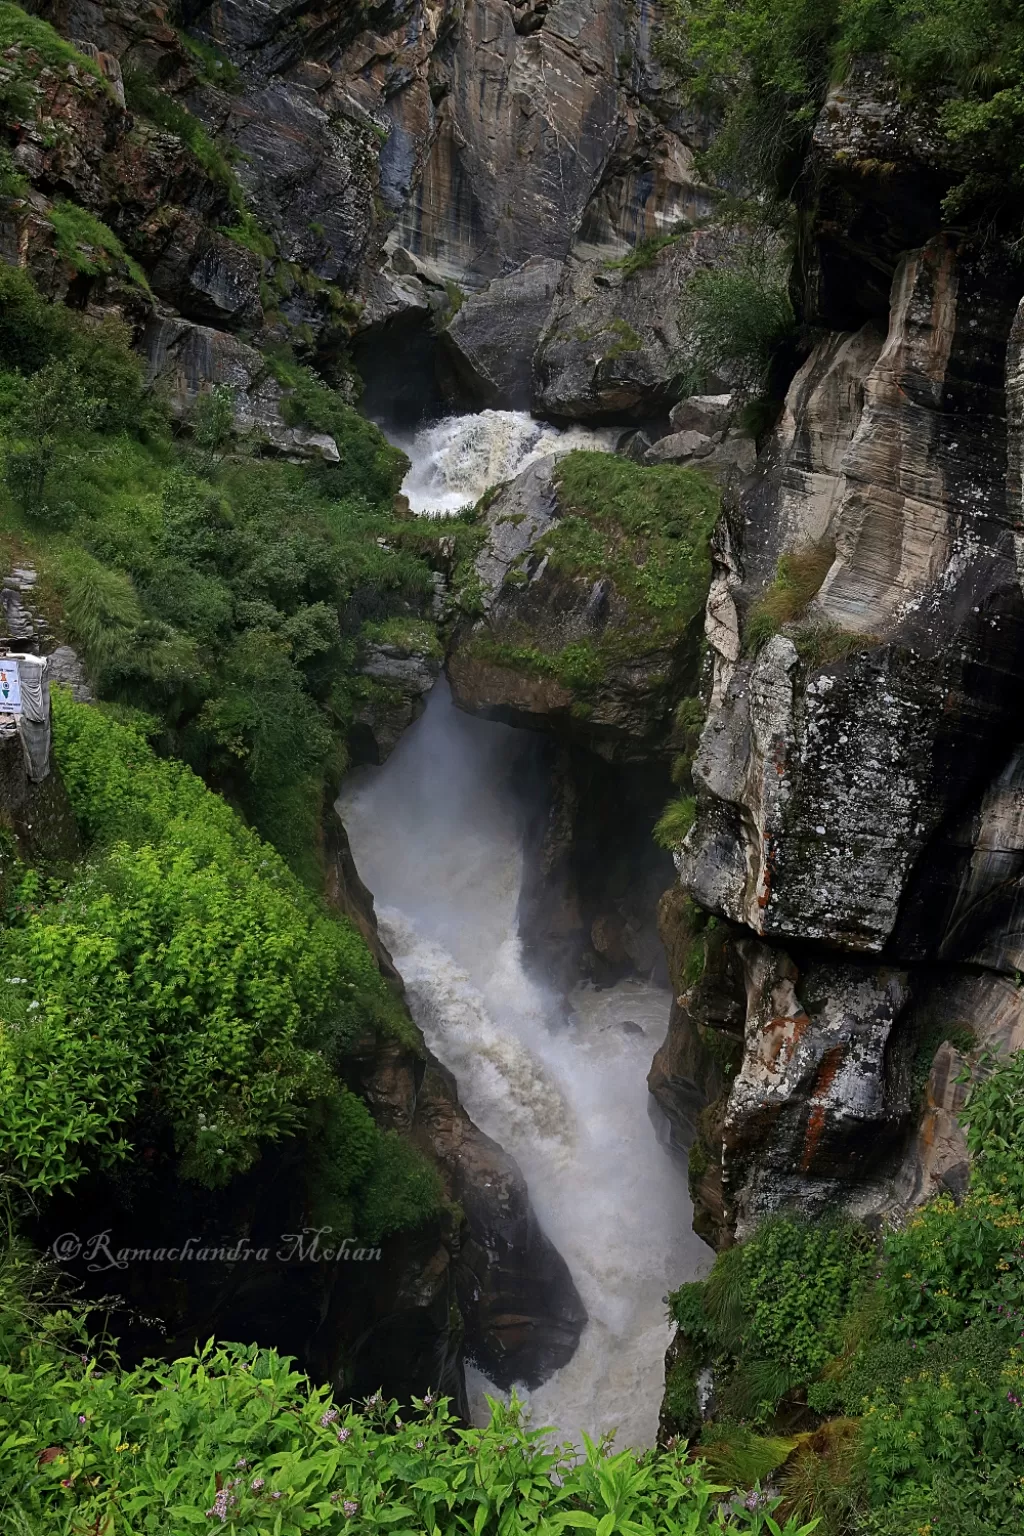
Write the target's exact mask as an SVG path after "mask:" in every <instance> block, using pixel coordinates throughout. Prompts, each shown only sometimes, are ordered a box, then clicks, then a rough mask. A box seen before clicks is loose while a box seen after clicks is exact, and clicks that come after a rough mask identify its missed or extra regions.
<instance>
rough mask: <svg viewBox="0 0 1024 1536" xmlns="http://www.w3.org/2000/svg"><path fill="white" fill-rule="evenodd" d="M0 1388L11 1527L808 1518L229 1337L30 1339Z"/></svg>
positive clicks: (716, 1523) (477, 1528)
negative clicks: (91, 1342)
mask: <svg viewBox="0 0 1024 1536" xmlns="http://www.w3.org/2000/svg"><path fill="white" fill-rule="evenodd" d="M0 1396H2V1398H3V1400H4V1405H5V1406H4V1419H5V1421H6V1427H7V1429H8V1433H9V1436H10V1439H9V1441H8V1444H9V1445H10V1446H11V1449H10V1450H9V1451H8V1452H7V1453H6V1454H5V1457H4V1460H3V1465H2V1468H0V1507H4V1508H5V1509H7V1510H8V1511H9V1512H10V1518H11V1519H12V1520H16V1521H17V1522H18V1524H17V1525H15V1526H14V1527H13V1529H14V1530H16V1531H18V1532H19V1533H22V1536H43V1533H44V1532H48V1531H55V1530H57V1529H60V1530H62V1531H63V1530H67V1531H71V1530H74V1531H81V1532H86V1531H89V1532H91V1531H97V1532H102V1533H103V1536H128V1533H129V1532H137V1533H140V1536H141V1533H144V1532H146V1533H148V1532H154V1533H155V1532H164V1531H168V1530H170V1529H172V1528H173V1529H175V1530H182V1529H186V1528H187V1529H190V1530H191V1529H193V1528H206V1529H210V1528H211V1525H213V1526H214V1527H215V1528H216V1529H222V1528H223V1529H230V1530H231V1531H234V1532H238V1533H239V1536H242V1533H256V1532H261V1531H266V1532H268V1533H270V1532H277V1533H280V1536H303V1533H305V1532H312V1531H318V1532H324V1533H335V1536H337V1533H340V1532H342V1531H359V1532H364V1533H366V1532H374V1531H384V1530H388V1531H390V1530H396V1529H397V1530H400V1531H408V1532H420V1531H425V1532H433V1533H435V1536H462V1533H470V1532H472V1533H473V1536H503V1533H509V1532H531V1531H535V1532H537V1533H538V1536H540V1533H545V1532H546V1533H558V1532H562V1531H565V1530H567V1529H572V1530H589V1531H595V1532H596V1531H600V1532H601V1533H602V1536H627V1533H634V1532H639V1531H651V1532H653V1531H655V1530H663V1531H680V1532H682V1531H685V1532H686V1533H688V1536H702V1533H712V1532H720V1533H723V1536H724V1533H728V1532H732V1533H740V1532H748V1533H751V1536H754V1533H758V1532H764V1533H765V1536H768V1533H769V1532H771V1533H778V1536H810V1532H811V1530H812V1529H813V1527H812V1526H810V1525H802V1524H800V1523H798V1522H796V1521H791V1520H790V1521H787V1520H785V1519H783V1520H781V1521H772V1518H771V1510H772V1508H773V1507H774V1506H775V1504H776V1503H777V1500H772V1499H768V1498H762V1497H760V1496H758V1495H755V1496H754V1497H753V1498H749V1499H747V1500H739V1499H738V1500H733V1501H730V1502H725V1503H723V1502H722V1501H721V1499H720V1495H721V1494H722V1493H723V1492H725V1491H726V1490H725V1489H724V1488H723V1487H722V1485H721V1484H720V1483H717V1482H715V1481H712V1480H710V1479H709V1477H708V1476H707V1473H706V1468H705V1467H704V1466H703V1464H702V1463H700V1462H691V1461H687V1460H686V1459H685V1457H684V1454H683V1452H682V1450H678V1451H676V1452H675V1453H668V1454H665V1455H661V1456H651V1455H646V1456H639V1457H638V1456H636V1455H635V1454H634V1453H632V1452H630V1451H622V1452H620V1453H618V1454H615V1453H614V1452H613V1451H612V1450H611V1448H610V1447H609V1446H608V1445H607V1444H604V1443H602V1444H598V1445H595V1444H591V1443H589V1442H588V1444H587V1447H586V1451H585V1454H584V1455H582V1456H577V1455H576V1454H574V1453H573V1452H572V1450H571V1448H569V1447H562V1448H559V1447H553V1446H551V1445H550V1444H549V1442H548V1440H547V1438H546V1436H545V1434H544V1432H543V1430H542V1429H540V1428H527V1427H526V1424H525V1422H524V1418H523V1414H522V1411H521V1409H520V1407H519V1405H518V1404H517V1403H516V1402H515V1401H513V1402H512V1404H511V1405H510V1406H509V1407H505V1406H503V1405H501V1404H498V1403H492V1416H491V1421H490V1423H489V1424H488V1426H487V1427H486V1428H485V1429H469V1430H466V1429H462V1428H460V1427H459V1426H458V1424H457V1423H456V1421H455V1420H454V1419H453V1417H452V1415H451V1413H450V1411H449V1409H448V1405H447V1403H446V1402H445V1401H443V1400H442V1401H441V1402H435V1401H434V1399H433V1397H432V1396H430V1395H429V1394H428V1395H427V1396H426V1397H425V1398H423V1399H422V1400H415V1401H414V1405H413V1408H412V1410H411V1411H409V1410H405V1409H403V1410H401V1411H400V1410H399V1407H398V1404H396V1403H383V1402H381V1401H380V1399H379V1396H376V1397H373V1398H371V1399H369V1400H368V1401H367V1402H366V1403H364V1404H360V1405H358V1406H354V1405H350V1406H343V1405H338V1404H335V1403H334V1402H333V1401H332V1399H331V1396H330V1394H329V1393H328V1392H327V1391H326V1390H325V1389H323V1388H316V1387H312V1386H311V1385H310V1384H309V1382H308V1381H306V1380H305V1378H304V1377H302V1376H301V1375H300V1374H299V1373H298V1372H296V1371H294V1370H293V1369H291V1366H290V1362H288V1361H287V1360H283V1359H281V1358H280V1357H278V1356H277V1355H275V1354H273V1353H270V1352H260V1351H257V1350H255V1349H244V1348H242V1347H240V1346H238V1345H227V1346H225V1347H222V1348H214V1347H213V1346H209V1347H208V1348H207V1349H205V1350H204V1351H203V1352H202V1353H201V1354H200V1355H198V1356H194V1357H188V1358H184V1359H180V1360H177V1361H175V1362H174V1363H173V1364H170V1365H159V1364H153V1363H150V1364H147V1365H144V1366H142V1367H141V1368H139V1369H138V1370H135V1371H123V1372H122V1371H118V1370H117V1369H116V1368H115V1369H100V1368H99V1364H98V1363H97V1362H96V1361H94V1360H91V1359H89V1358H88V1356H87V1357H86V1360H85V1362H84V1363H83V1362H82V1361H80V1360H79V1359H78V1358H77V1357H71V1358H70V1359H68V1358H65V1359H63V1360H61V1359H60V1358H59V1357H58V1356H57V1355H56V1351H55V1350H52V1349H51V1350H49V1351H41V1350H36V1351H34V1352H30V1353H29V1355H28V1358H27V1359H22V1360H17V1361H15V1362H14V1363H12V1364H5V1365H0ZM12 1442H13V1444H12ZM42 1446H46V1447H50V1448H51V1449H49V1450H47V1451H46V1452H45V1455H44V1457H43V1458H41V1457H40V1454H39V1448H40V1447H42Z"/></svg>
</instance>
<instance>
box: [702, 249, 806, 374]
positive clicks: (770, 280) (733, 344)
mask: <svg viewBox="0 0 1024 1536" xmlns="http://www.w3.org/2000/svg"><path fill="white" fill-rule="evenodd" d="M788 277H789V262H788V258H787V255H786V252H785V248H784V247H783V246H782V245H780V244H778V243H777V242H774V241H772V240H770V239H768V238H766V237H762V238H758V239H751V240H750V241H749V243H748V244H747V245H746V247H745V248H744V249H743V250H742V251H741V253H740V255H739V257H738V258H737V259H736V260H735V261H734V262H733V263H731V264H729V265H724V266H720V267H710V268H708V269H706V270H704V271H700V272H697V273H695V275H694V276H693V277H692V278H691V279H690V282H689V283H688V285H687V288H686V293H685V299H684V316H685V319H686V322H687V325H688V327H689V330H690V334H691V338H692V341H691V368H692V369H693V371H694V374H695V377H696V379H697V381H698V382H700V383H702V382H703V380H704V379H706V378H707V376H708V375H716V374H724V375H725V376H726V377H727V378H728V379H729V380H730V382H732V383H733V385H734V387H735V388H736V389H738V390H739V391H740V392H741V393H742V394H744V395H746V396H747V397H748V398H749V399H757V398H759V397H762V396H764V395H765V394H766V393H768V392H770V390H771V388H772V385H773V382H774V381H773V377H772V375H773V370H775V369H777V368H778V367H779V365H780V362H786V361H788V354H789V351H790V350H791V348H792V343H793V340H794V337H795V334H796V317H795V315H794V313H793V306H792V304H791V303H790V299H789V291H788Z"/></svg>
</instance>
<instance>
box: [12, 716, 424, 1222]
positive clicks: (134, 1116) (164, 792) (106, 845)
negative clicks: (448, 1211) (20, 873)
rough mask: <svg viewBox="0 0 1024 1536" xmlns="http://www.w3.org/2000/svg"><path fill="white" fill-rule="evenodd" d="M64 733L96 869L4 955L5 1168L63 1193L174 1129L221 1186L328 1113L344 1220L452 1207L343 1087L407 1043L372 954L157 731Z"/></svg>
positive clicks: (183, 1153) (62, 751)
mask: <svg viewBox="0 0 1024 1536" xmlns="http://www.w3.org/2000/svg"><path fill="white" fill-rule="evenodd" d="M54 727H55V750H56V756H57V761H58V763H59V765H60V767H61V770H62V773H63V776H64V778H65V781H66V783H67V786H68V790H69V793H70V795H71V800H72V804H73V805H74V808H75V811H76V814H77V816H78V819H79V821H80V823H81V825H82V827H83V829H84V831H85V832H86V834H87V836H88V837H89V838H90V839H91V840H92V842H93V851H92V856H91V857H90V859H89V861H88V863H87V864H86V865H85V866H83V867H81V868H79V869H76V870H75V871H74V872H73V873H72V874H71V875H70V876H69V877H68V878H67V879H66V880H57V879H55V878H52V877H51V878H49V879H43V878H42V877H41V876H40V875H39V874H38V873H37V872H35V871H28V872H26V874H25V875H24V877H23V879H22V881H21V884H20V887H19V888H18V890H17V892H16V899H15V906H14V910H13V911H12V912H11V914H10V926H9V927H8V928H7V930H6V932H5V933H4V934H3V937H2V941H0V947H2V950H3V953H2V957H0V968H2V970H3V973H4V975H5V977H6V981H5V983H4V999H3V1003H4V1020H5V1028H4V1030H3V1032H2V1034H0V1096H2V1112H0V1155H2V1158H3V1161H4V1163H5V1165H6V1167H7V1168H8V1169H9V1170H10V1171H11V1172H12V1173H14V1174H15V1175H16V1176H17V1178H18V1179H19V1181H20V1182H21V1184H22V1185H23V1186H25V1187H26V1188H28V1189H30V1190H31V1191H33V1192H34V1193H47V1192H49V1191H51V1190H53V1189H54V1188H56V1187H58V1186H63V1185H66V1184H68V1183H69V1182H71V1181H72V1180H73V1179H74V1178H75V1177H76V1176H77V1175H78V1174H79V1173H80V1172H81V1171H82V1169H83V1167H84V1166H85V1165H86V1164H87V1163H88V1162H89V1161H90V1160H93V1161H96V1160H98V1161H99V1162H100V1163H109V1162H110V1161H111V1160H114V1159H117V1158H123V1157H127V1156H129V1155H131V1154H132V1152H133V1148H134V1146H135V1144H136V1143H137V1141H138V1138H139V1136H145V1137H146V1138H148V1139H153V1138H156V1139H157V1141H159V1139H160V1138H161V1135H162V1134H163V1132H164V1131H166V1132H167V1134H168V1135H169V1136H170V1137H172V1138H173V1143H174V1147H175V1150H176V1153H177V1155H178V1157H179V1159H180V1166H181V1169H182V1172H183V1173H184V1174H185V1175H186V1176H189V1177H192V1178H196V1179H199V1180H201V1181H202V1182H203V1183H206V1184H208V1185H220V1184H224V1183H226V1182H227V1181H228V1179H230V1178H231V1176H232V1175H233V1174H235V1173H237V1172H239V1171H240V1170H244V1169H245V1168H246V1167H248V1166H249V1165H250V1164H251V1163H252V1162H253V1161H254V1159H255V1158H256V1157H257V1156H258V1155H259V1150H260V1147H261V1145H263V1144H264V1143H265V1142H267V1141H272V1140H276V1139H279V1138H281V1137H283V1136H287V1135H289V1134H293V1133H295V1132H296V1131H297V1130H299V1129H300V1128H301V1127H302V1126H304V1125H305V1124H306V1123H307V1122H308V1120H309V1115H310V1112H311V1109H312V1107H313V1106H314V1105H319V1107H318V1108H317V1109H316V1115H317V1123H318V1127H319V1140H320V1143H321V1144H322V1145H323V1146H330V1147H332V1148H333V1149H334V1159H333V1160H334V1161H335V1162H336V1164H337V1167H336V1168H334V1169H333V1170H325V1178H324V1180H323V1181H321V1186H322V1196H321V1198H322V1199H324V1200H325V1201H327V1203H328V1204H330V1205H331V1207H332V1219H337V1212H338V1209H339V1208H340V1207H344V1209H343V1210H342V1215H341V1220H342V1221H344V1223H345V1224H346V1225H347V1226H348V1227H349V1228H350V1229H351V1227H352V1226H354V1225H358V1224H360V1217H361V1216H362V1215H365V1216H366V1221H365V1222H363V1223H362V1225H363V1227H364V1228H372V1229H373V1231H372V1232H371V1233H369V1234H368V1235H373V1236H377V1235H380V1233H381V1232H382V1231H386V1230H391V1229H393V1227H394V1226H397V1225H408V1224H410V1223H412V1224H415V1222H416V1221H417V1220H420V1219H422V1218H423V1216H424V1215H427V1214H429V1213H430V1212H431V1211H433V1210H434V1209H436V1206H437V1200H438V1187H437V1181H436V1178H434V1176H433V1175H432V1173H431V1172H430V1171H429V1170H425V1169H424V1168H422V1167H421V1165H420V1164H419V1162H418V1160H417V1159H416V1158H415V1157H414V1156H413V1155H412V1154H408V1155H406V1149H404V1148H402V1149H401V1150H399V1149H398V1144H397V1143H393V1141H392V1139H390V1138H387V1137H383V1136H381V1134H380V1133H379V1132H378V1131H377V1129H376V1127H375V1126H374V1124H373V1122H372V1120H371V1119H370V1116H369V1114H368V1112H367V1111H366V1109H365V1106H363V1105H362V1103H361V1102H360V1101H359V1100H358V1099H355V1098H354V1096H353V1095H351V1094H349V1093H347V1091H346V1090H345V1089H344V1088H343V1087H341V1085H340V1084H339V1082H338V1078H337V1076H336V1069H337V1068H338V1067H339V1065H341V1063H342V1059H343V1056H344V1053H345V1051H346V1048H348V1047H350V1046H351V1044H352V1042H353V1041H354V1039H355V1038H356V1037H357V1036H359V1035H363V1034H365V1033H366V1032H367V1031H370V1032H374V1031H376V1032H381V1031H384V1032H392V1033H394V1032H396V1031H398V1032H400V1031H402V1030H403V1028H405V1027H407V1026H405V1025H404V1024H403V1020H404V1014H403V1013H402V1011H401V1009H400V1008H399V1006H398V1004H397V1003H396V1001H395V999H394V998H393V997H392V995H391V993H390V992H389V990H388V989H387V987H386V985H385V983H384V981H383V979H382V978H381V976H380V973H379V971H378V970H377V967H376V965H375V963H374V961H373V958H372V956H371V955H370V953H369V951H368V950H367V948H366V945H365V944H364V943H363V941H362V939H361V937H360V936H359V935H358V934H357V933H356V932H355V930H354V929H353V928H351V927H350V926H349V925H348V924H347V923H346V922H345V921H344V920H337V919H334V918H332V917H329V916H327V915H326V914H325V913H324V912H323V911H322V910H321V909H320V908H319V906H318V904H317V903H316V901H315V900H314V898H313V897H312V896H311V895H309V893H308V892H307V891H306V890H305V889H304V887H303V886H302V885H301V884H300V882H299V881H298V880H297V879H296V877H295V876H294V875H292V874H291V872H290V871H289V870H288V868H287V867H286V865H285V864H284V862H283V861H282V859H281V858H280V857H279V856H278V855H277V854H276V853H274V851H273V850H272V849H271V848H269V847H267V845H266V844H264V843H263V842H261V840H260V839H259V838H258V837H257V836H256V835H255V834H254V833H252V832H251V831H249V830H248V828H246V827H245V826H244V825H243V823H242V822H241V821H240V820H239V818H238V817H237V816H236V815H235V813H234V812H232V811H231V810H230V808H229V807H228V806H227V805H225V804H224V802H223V801H222V800H221V799H220V798H219V797H218V796H216V795H214V794H211V793H210V791H209V790H207V789H206V788H205V787H204V786H203V784H202V783H201V782H200V780H199V779H197V778H196V777H195V775H194V774H192V773H191V772H190V771H189V770H188V769H187V768H185V767H184V766H183V765H181V764H180V763H175V762H167V761H162V760H160V759H159V758H157V757H155V756H154V754H153V752H152V750H151V749H150V747H149V746H148V745H147V743H146V741H145V739H144V737H143V736H142V734H141V731H140V730H139V729H138V728H137V727H135V726H132V725H124V724H119V723H117V722H116V721H114V720H112V719H110V718H109V717H108V716H106V715H105V714H103V713H101V712H100V711H98V710H95V709H92V708H88V707H86V706H83V705H76V704H74V703H73V702H72V701H71V700H70V699H69V698H67V697H65V696H63V695H59V694H58V695H57V697H56V698H55V701H54ZM339 1224H340V1222H339Z"/></svg>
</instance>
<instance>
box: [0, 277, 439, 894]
mask: <svg viewBox="0 0 1024 1536" xmlns="http://www.w3.org/2000/svg"><path fill="white" fill-rule="evenodd" d="M0 300H2V302H0V360H2V363H3V367H4V368H5V369H6V370H7V371H6V372H2V371H0V450H2V452H3V466H4V478H5V482H6V485H7V489H8V492H9V495H10V502H9V504H8V527H9V528H10V529H11V530H12V531H13V532H14V534H15V536H16V537H17V539H18V541H19V542H18V547H19V549H20V550H21V551H22V552H23V553H31V555H32V557H33V558H34V559H35V560H36V562H37V564H38V566H39V568H40V571H41V574H42V576H43V577H44V580H45V582H46V584H47V586H48V588H49V589H50V590H52V591H53V592H54V593H55V595H56V599H57V614H56V618H57V619H58V621H59V623H60V624H61V625H62V627H63V630H64V632H65V633H66V634H67V635H68V637H69V638H70V639H71V640H72V641H73V642H74V643H75V644H77V645H78V646H79V647H81V648H82V649H83V650H84V652H85V655H86V658H87V660H88V663H89V667H90V671H91V673H92V674H93V676H94V680H95V683H96V685H97V687H98V690H99V692H100V694H101V696H103V697H106V698H108V699H112V700H117V701H119V702H121V703H124V704H127V705H130V706H132V707H134V708H137V709H141V710H143V711H144V712H146V713H148V714H151V715H153V716H155V717H156V718H157V719H158V721H159V722H160V730H159V735H158V740H159V744H160V745H161V747H162V748H163V749H164V750H167V751H172V752H174V753H175V754H176V755H178V756H180V757H182V758H183V759H184V760H185V761H187V762H188V763H190V765H191V766H192V767H194V768H195V769H196V770H197V771H198V772H199V773H201V774H202V775H203V777H204V778H205V779H206V780H207V781H208V782H209V783H211V784H213V785H214V786H215V787H217V788H219V789H221V790H223V791H225V792H226V793H228V794H229V795H230V796H231V798H232V799H233V800H234V801H235V802H236V803H237V804H238V805H239V806H240V807H241V808H242V809H243V810H244V812H245V813H246V815H247V816H248V817H249V819H250V820H251V822H252V823H253V825H254V826H256V827H257V828H258V829H259V830H261V831H262V832H263V833H264V834H265V835H266V836H268V837H269V838H270V840H271V841H272V842H273V843H274V844H275V846H277V847H278V848H279V849H281V850H282V851H283V852H284V853H285V855H286V856H287V857H288V858H289V860H290V861H291V863H292V864H293V867H295V868H297V869H299V870H301V872H302V873H303V874H305V875H306V876H308V877H309V878H310V879H311V880H312V879H315V878H316V874H317V870H316V862H315V848H316V845H317V841H318V835H319V833H318V828H319V817H320V809H321V801H322V797H323V792H324V787H325V785H328V784H333V783H334V782H335V781H336V779H337V777H338V775H339V774H340V771H341V769H342V767H343V766H344V761H345V732H346V730H347V727H348V723H349V721H350V720H351V717H352V713H353V710H354V708H355V707H356V699H357V695H358V685H359V682H360V681H361V680H360V679H358V677H357V675H356V673H355V662H356V655H357V651H358V646H359V643H360V640H359V636H360V630H361V627H362V624H363V623H364V622H367V621H369V622H373V623H381V622H385V621H386V620H388V619H408V620H419V619H420V616H421V614H422V612H423V610H424V608H425V607H426V605H427V604H428V602H429V599H430V597H431V596H432V594H433V588H432V585H431V577H430V571H429V569H428V567H427V565H426V563H425V562H424V561H423V560H422V559H421V558H420V556H419V554H418V553H417V552H416V551H415V550H414V548H413V547H412V545H413V544H414V543H415V526H414V525H410V524H402V525H396V524H394V523H393V512H392V502H393V497H394V494H395V492H396V491H397V489H398V486H399V485H400V483H401V479H402V475H403V472H404V467H405V459H404V457H403V455H402V454H400V453H399V452H397V451H396V450H395V449H393V448H391V447H390V446H389V445H388V444H387V442H386V441H385V440H384V438H383V437H382V436H381V434H380V433H379V432H378V431H377V429H376V428H375V427H374V426H373V425H372V424H371V423H369V422H367V421H365V420H364V419H363V418H362V417H360V416H359V415H358V413H357V412H356V411H355V410H354V409H353V408H352V407H351V406H350V405H348V404H346V403H345V402H344V401H343V400H341V399H340V398H339V397H337V396H336V395H335V394H334V393H333V392H332V391H331V390H330V389H328V387H327V386H326V385H325V384H324V383H323V382H322V381H320V380H318V379H317V378H316V376H315V375H313V374H311V373H310V372H309V371H308V370H304V369H301V368H299V367H297V365H295V364H294V363H280V362H279V363H277V364H275V366H277V367H281V368H283V369H284V371H286V372H287V375H288V377H289V379H290V380H292V381H294V387H295V390H296V393H295V398H294V401H293V404H292V407H291V412H292V414H293V415H294V416H295V418H296V419H297V420H299V419H301V420H302V421H304V422H306V423H307V424H308V425H310V427H311V428H312V429H313V430H317V431H327V432H330V433H331V434H332V435H333V436H334V437H335V440H336V442H337V444H338V450H339V462H338V463H336V464H323V465H319V466H311V467H309V468H304V467H302V466H298V465H290V464H283V463H281V462H275V461H273V460H270V459H264V458H261V457H259V448H258V444H255V445H250V446H249V448H248V451H240V447H239V445H238V444H237V443H236V442H235V440H234V436H233V420H234V409H233V397H232V396H231V393H230V391H226V390H215V391H210V392H209V393H208V394H207V395H206V396H203V397H200V401H199V403H198V407H197V410H196V412H195V413H194V418H193V421H192V424H191V426H192V432H191V436H190V437H189V438H188V439H187V440H185V439H182V438H181V437H180V436H179V437H175V435H174V434H173V433H172V430H171V427H170V424H169V423H168V422H167V420H166V418H165V417H164V416H163V415H162V413H161V411H160V409H159V403H158V402H157V401H154V400H153V399H152V397H149V396H147V395H146V393H145V390H144V387H143V379H142V374H141V369H140V366H139V363H138V360H137V359H136V358H135V357H134V356H133V354H132V353H131V351H130V349H129V347H128V344H127V337H126V335H125V333H124V332H123V331H122V330H120V329H119V328H118V327H117V326H116V324H107V325H105V326H102V327H99V328H95V327H89V326H87V325H85V324H83V323H82V322H80V321H78V320H77V319H76V317H74V316H73V315H72V314H70V312H68V311H67V310H64V309H61V308H60V307H58V306H50V305H47V304H44V303H43V302H42V301H41V300H40V299H39V298H38V296H37V295H36V294H35V292H34V290H33V289H32V286H31V284H30V283H29V281H28V279H27V277H25V275H24V274H23V273H21V272H16V271H13V270H11V269H9V268H2V269H0ZM399 528H401V529H402V530H404V531H405V532H406V534H407V537H408V539H409V546H408V547H400V546H399V545H398V544H397V542H395V540H393V539H392V538H391V535H392V534H393V533H397V531H398V529H399Z"/></svg>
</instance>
